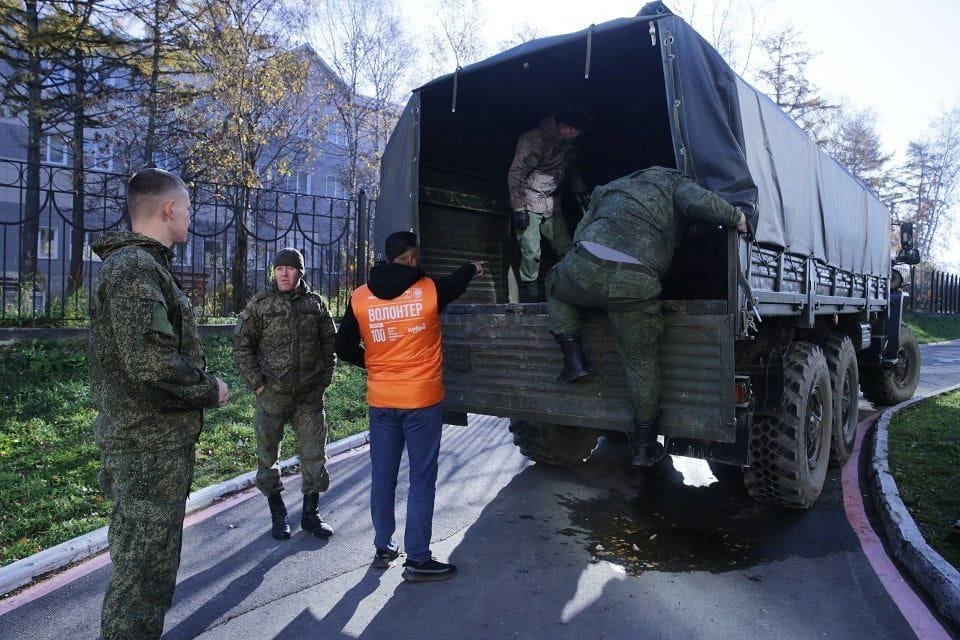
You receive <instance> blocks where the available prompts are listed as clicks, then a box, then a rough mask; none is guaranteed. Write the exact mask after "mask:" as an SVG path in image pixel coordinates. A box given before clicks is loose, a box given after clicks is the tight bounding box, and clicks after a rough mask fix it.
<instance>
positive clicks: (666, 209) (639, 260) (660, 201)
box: [546, 167, 747, 466]
mask: <svg viewBox="0 0 960 640" xmlns="http://www.w3.org/2000/svg"><path fill="white" fill-rule="evenodd" d="M681 219H685V220H688V221H691V222H703V223H708V224H716V225H723V226H736V227H737V230H738V231H741V232H746V231H747V223H746V217H745V216H744V214H743V212H742V211H740V210H739V209H737V208H736V207H734V206H733V205H731V204H729V203H727V202H726V201H724V200H722V199H721V198H720V197H719V196H717V195H716V194H714V193H713V192H711V191H709V190H707V189H704V188H703V187H701V186H699V185H698V184H697V183H696V182H694V181H693V180H691V179H690V178H688V177H686V176H685V175H684V174H683V173H681V172H679V171H676V170H673V169H666V168H664V167H651V168H649V169H645V170H643V171H638V172H636V173H633V174H630V175H628V176H625V177H622V178H618V179H617V180H614V181H613V182H610V183H609V184H606V185H603V186H600V187H597V188H596V189H594V191H593V194H592V195H591V198H590V204H589V206H588V207H587V211H586V213H585V214H584V217H583V220H581V221H580V224H579V225H578V226H577V230H576V233H575V235H574V238H573V239H574V249H573V251H571V252H570V253H568V254H567V255H566V256H565V257H564V258H563V260H561V261H560V262H559V263H558V264H557V265H556V266H555V267H554V268H553V269H551V271H550V273H549V274H547V278H546V289H547V315H548V320H547V326H548V327H549V329H550V332H551V333H553V335H554V337H555V338H556V340H557V344H559V345H560V350H561V351H562V352H563V369H562V370H561V371H560V379H561V380H563V381H564V382H576V381H577V380H581V379H583V378H585V377H588V376H589V375H590V372H589V370H587V367H586V363H585V361H584V358H583V351H582V348H581V345H580V334H579V331H580V327H581V325H582V309H584V308H593V307H599V308H602V309H604V310H605V311H606V312H607V318H608V319H609V322H610V328H611V330H612V332H613V335H614V338H615V340H616V344H617V351H618V353H619V354H620V359H621V361H622V362H623V367H624V369H625V370H626V375H627V386H628V390H629V395H630V403H631V405H632V407H633V415H634V433H633V438H632V439H631V446H632V447H633V463H634V464H635V465H638V466H652V465H654V464H656V463H657V462H658V461H659V460H660V459H661V458H662V457H663V446H662V445H661V444H660V443H659V442H657V431H658V424H657V419H658V416H659V412H660V382H659V381H660V373H659V369H658V363H657V338H658V337H659V336H660V332H661V330H662V329H663V321H662V319H661V316H660V302H659V299H658V296H659V294H660V281H661V279H662V278H663V275H664V273H666V271H667V268H668V267H669V266H670V261H671V260H672V259H673V252H674V250H675V249H676V247H677V245H678V244H679V241H680V222H681Z"/></svg>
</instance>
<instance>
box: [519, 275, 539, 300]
mask: <svg viewBox="0 0 960 640" xmlns="http://www.w3.org/2000/svg"><path fill="white" fill-rule="evenodd" d="M518 291H519V293H520V302H543V300H544V298H543V292H542V291H541V290H540V283H539V282H538V281H537V280H532V281H530V282H524V281H523V280H521V281H520V282H519V284H518Z"/></svg>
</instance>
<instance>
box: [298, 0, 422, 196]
mask: <svg viewBox="0 0 960 640" xmlns="http://www.w3.org/2000/svg"><path fill="white" fill-rule="evenodd" d="M316 32H317V34H318V38H317V49H318V51H319V53H320V55H321V57H322V58H323V59H324V60H325V61H326V63H327V64H328V65H329V68H330V71H331V74H330V77H329V78H328V82H329V93H328V97H329V101H330V106H331V108H332V110H333V121H332V124H333V126H334V127H336V128H337V129H339V130H341V131H342V132H343V134H344V135H343V138H344V139H343V142H342V143H340V144H334V145H332V146H333V149H332V150H331V153H332V154H333V155H334V156H339V157H340V158H341V159H342V160H343V163H342V166H343V170H342V172H341V175H340V182H341V186H342V187H343V188H344V189H345V190H346V191H347V193H351V194H354V193H357V191H358V190H359V189H360V188H367V189H371V188H374V185H375V184H376V183H377V179H378V176H379V162H380V157H381V155H382V153H383V148H384V146H385V145H386V141H387V138H388V137H389V135H390V132H391V131H392V130H393V127H394V125H395V123H396V119H397V117H398V115H399V111H400V107H399V105H397V102H396V101H397V98H398V96H397V93H398V91H399V88H400V87H401V86H403V84H404V78H405V77H406V75H407V73H408V71H409V69H410V64H411V62H412V60H413V59H414V55H413V51H414V50H413V46H412V45H411V43H410V40H409V37H408V36H407V35H406V33H405V32H404V31H403V28H402V26H401V22H400V19H399V15H398V14H397V13H396V8H395V7H394V5H393V4H392V3H390V2H384V1H380V0H324V2H323V3H322V4H321V10H320V12H319V15H318V24H317V29H316Z"/></svg>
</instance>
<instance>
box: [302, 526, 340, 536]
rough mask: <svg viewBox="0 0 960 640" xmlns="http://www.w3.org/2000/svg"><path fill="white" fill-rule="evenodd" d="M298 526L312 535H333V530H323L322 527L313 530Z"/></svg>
mask: <svg viewBox="0 0 960 640" xmlns="http://www.w3.org/2000/svg"><path fill="white" fill-rule="evenodd" d="M300 528H301V529H303V530H304V531H306V532H307V533H309V534H311V535H314V536H316V537H318V538H329V537H331V536H333V531H324V530H322V529H321V530H320V531H314V530H313V529H307V528H305V527H303V526H301V527H300Z"/></svg>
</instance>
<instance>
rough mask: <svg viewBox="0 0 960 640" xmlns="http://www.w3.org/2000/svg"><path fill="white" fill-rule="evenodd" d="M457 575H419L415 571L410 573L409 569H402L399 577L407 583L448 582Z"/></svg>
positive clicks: (452, 573)
mask: <svg viewBox="0 0 960 640" xmlns="http://www.w3.org/2000/svg"><path fill="white" fill-rule="evenodd" d="M455 575H457V573H456V572H455V571H454V572H451V573H420V572H417V571H410V570H409V569H404V570H403V573H402V574H401V577H402V578H403V579H404V580H406V581H407V582H437V581H439V580H449V579H450V578H452V577H453V576H455Z"/></svg>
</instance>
